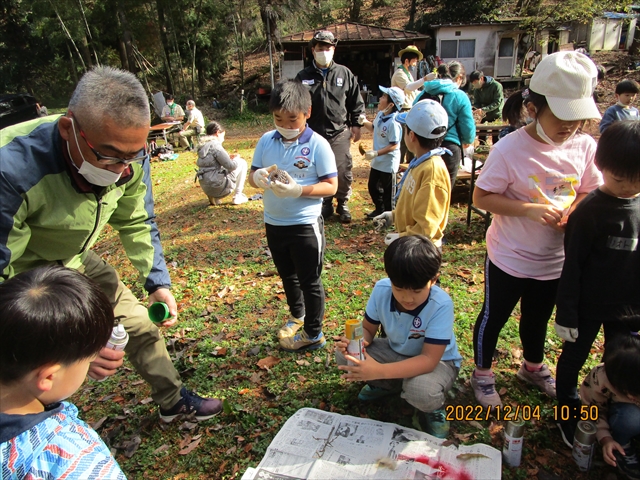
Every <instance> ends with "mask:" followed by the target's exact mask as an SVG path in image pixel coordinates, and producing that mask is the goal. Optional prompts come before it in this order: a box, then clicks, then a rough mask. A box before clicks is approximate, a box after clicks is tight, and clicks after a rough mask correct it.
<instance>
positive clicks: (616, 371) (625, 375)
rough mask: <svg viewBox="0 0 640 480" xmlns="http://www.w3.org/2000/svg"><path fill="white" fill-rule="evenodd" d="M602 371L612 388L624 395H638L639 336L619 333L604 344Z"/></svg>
mask: <svg viewBox="0 0 640 480" xmlns="http://www.w3.org/2000/svg"><path fill="white" fill-rule="evenodd" d="M602 361H603V362H604V371H605V372H606V374H607V378H608V379H609V382H611V385H613V388H615V389H616V390H617V391H618V392H619V393H622V394H624V395H634V396H639V395H640V382H638V377H640V337H639V336H638V335H634V334H631V333H628V334H627V333H619V334H618V335H616V336H614V337H613V339H611V340H609V341H608V342H607V343H606V345H605V346H604V355H603V356H602Z"/></svg>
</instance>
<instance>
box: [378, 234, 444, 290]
mask: <svg viewBox="0 0 640 480" xmlns="http://www.w3.org/2000/svg"><path fill="white" fill-rule="evenodd" d="M441 263H442V254H441V253H440V251H439V250H438V248H437V247H436V246H435V245H434V244H433V242H432V241H431V240H429V239H428V238H427V237H425V236H424V235H407V236H405V237H400V238H398V239H397V240H395V241H393V242H392V243H391V245H389V246H388V247H387V249H386V250H385V252H384V270H385V272H387V276H388V277H389V280H391V283H392V284H393V286H395V287H397V288H411V289H414V290H418V289H421V288H424V287H425V286H426V285H427V282H429V281H430V280H434V279H436V278H437V277H438V272H439V271H440V264H441Z"/></svg>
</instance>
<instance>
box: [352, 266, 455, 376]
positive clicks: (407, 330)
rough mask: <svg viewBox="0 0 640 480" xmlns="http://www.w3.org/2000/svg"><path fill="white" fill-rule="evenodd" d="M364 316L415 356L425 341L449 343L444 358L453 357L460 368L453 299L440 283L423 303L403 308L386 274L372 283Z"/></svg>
mask: <svg viewBox="0 0 640 480" xmlns="http://www.w3.org/2000/svg"><path fill="white" fill-rule="evenodd" d="M364 317H365V318H366V319H367V321H369V322H371V323H373V324H374V325H382V326H383V327H384V331H385V332H386V334H387V338H388V339H389V346H390V347H391V349H392V350H393V351H394V352H397V353H399V354H401V355H406V356H407V357H415V356H417V355H419V354H420V352H422V346H423V344H425V343H431V344H434V345H446V348H445V350H444V353H443V354H442V359H441V360H445V361H446V360H452V361H453V362H454V364H455V366H456V367H458V368H460V362H461V361H462V357H461V356H460V354H459V353H458V345H457V343H456V337H455V335H454V333H453V302H452V301H451V298H450V297H449V295H447V293H446V292H445V291H444V290H442V289H441V288H440V287H438V286H437V285H434V286H433V287H431V291H430V292H429V298H427V301H426V302H424V303H423V304H422V305H420V306H418V307H417V308H416V309H415V310H413V311H411V312H400V311H398V310H397V309H396V300H395V298H394V297H393V294H392V292H391V280H389V279H388V278H384V279H382V280H380V281H379V282H377V283H376V285H375V286H374V287H373V292H371V297H370V298H369V302H368V303H367V308H366V310H365V314H364Z"/></svg>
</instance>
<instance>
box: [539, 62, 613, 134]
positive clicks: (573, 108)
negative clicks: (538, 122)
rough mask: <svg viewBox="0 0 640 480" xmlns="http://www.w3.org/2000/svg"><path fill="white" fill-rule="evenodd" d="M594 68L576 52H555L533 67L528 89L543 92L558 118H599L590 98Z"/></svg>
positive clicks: (591, 96)
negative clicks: (534, 68)
mask: <svg viewBox="0 0 640 480" xmlns="http://www.w3.org/2000/svg"><path fill="white" fill-rule="evenodd" d="M597 81H598V69H597V68H596V66H595V64H594V63H593V61H592V60H591V59H590V58H589V57H587V56H586V55H584V54H583V53H578V52H556V53H553V54H551V55H549V56H547V57H545V58H544V59H543V60H542V61H541V62H540V63H539V64H538V66H537V67H536V70H535V72H534V73H533V77H531V83H530V84H529V89H530V90H532V91H533V92H535V93H538V94H540V95H543V96H544V97H545V98H546V100H547V103H548V104H549V108H550V109H551V112H552V113H553V114H554V115H555V116H556V117H558V118H559V119H560V120H566V121H575V120H586V119H588V118H601V116H600V112H599V110H598V107H597V106H596V103H595V102H594V100H593V90H594V89H595V87H596V83H597Z"/></svg>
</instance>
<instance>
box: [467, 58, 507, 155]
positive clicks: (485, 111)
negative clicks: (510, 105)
mask: <svg viewBox="0 0 640 480" xmlns="http://www.w3.org/2000/svg"><path fill="white" fill-rule="evenodd" d="M469 82H470V83H471V88H472V89H473V106H474V113H476V112H478V113H479V114H480V115H481V116H482V120H480V123H490V122H493V121H495V120H498V119H499V118H500V115H501V114H502V106H503V105H504V93H503V91H502V85H501V84H500V82H498V81H497V80H496V79H495V78H493V77H490V76H488V75H487V76H485V74H484V73H482V71H481V70H474V71H473V72H471V75H469ZM491 137H492V141H493V143H494V144H495V143H498V134H497V133H495V134H493V135H492V136H491ZM479 139H480V141H481V142H486V139H487V137H486V135H482V136H480V137H479Z"/></svg>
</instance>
